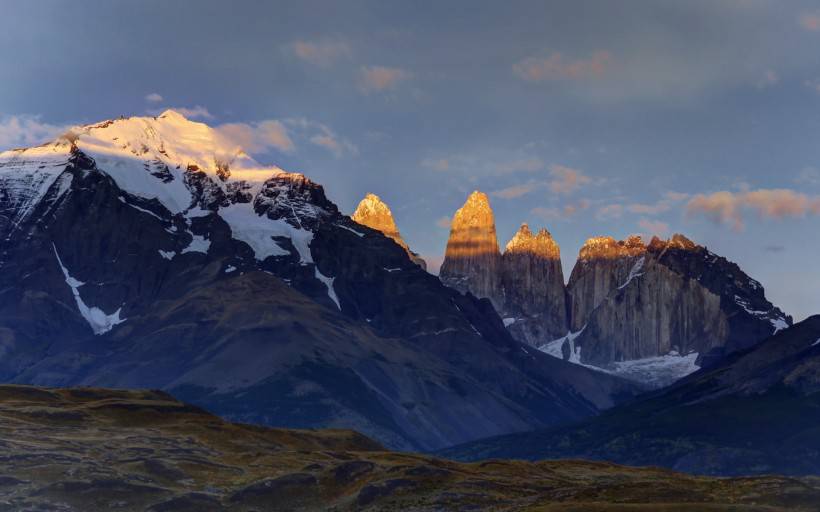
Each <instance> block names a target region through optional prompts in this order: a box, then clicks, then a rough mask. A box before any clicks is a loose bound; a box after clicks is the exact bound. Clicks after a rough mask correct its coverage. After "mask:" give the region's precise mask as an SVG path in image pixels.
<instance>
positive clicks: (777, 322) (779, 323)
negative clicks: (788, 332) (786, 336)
mask: <svg viewBox="0 0 820 512" xmlns="http://www.w3.org/2000/svg"><path fill="white" fill-rule="evenodd" d="M771 322H772V327H774V332H773V333H772V334H777V332H778V331H782V330H783V329H788V328H789V324H787V323H786V320H784V319H782V318H772V319H771Z"/></svg>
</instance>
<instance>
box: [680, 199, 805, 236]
mask: <svg viewBox="0 0 820 512" xmlns="http://www.w3.org/2000/svg"><path fill="white" fill-rule="evenodd" d="M749 211H751V212H754V213H756V214H757V215H758V217H759V218H762V219H776V220H780V219H784V218H787V217H793V218H796V217H805V216H806V215H820V196H808V195H806V194H803V193H802V192H796V191H794V190H790V189H757V190H743V191H741V192H728V191H725V190H723V191H720V192H715V193H712V194H708V195H706V194H697V195H695V196H693V197H692V198H691V199H690V200H689V202H688V203H687V204H686V213H687V215H689V216H692V215H698V214H702V215H705V216H707V217H708V218H710V219H712V220H713V221H715V222H718V223H721V224H728V225H730V226H731V227H732V229H734V230H735V231H742V230H743V228H744V227H745V219H744V214H745V213H747V212H749Z"/></svg>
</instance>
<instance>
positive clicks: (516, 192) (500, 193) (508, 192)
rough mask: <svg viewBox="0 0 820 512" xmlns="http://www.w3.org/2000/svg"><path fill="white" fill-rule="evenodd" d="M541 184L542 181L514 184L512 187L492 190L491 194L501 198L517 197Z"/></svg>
mask: <svg viewBox="0 0 820 512" xmlns="http://www.w3.org/2000/svg"><path fill="white" fill-rule="evenodd" d="M541 186H542V184H541V183H535V182H531V183H524V184H522V185H513V186H512V187H507V188H503V189H501V190H496V191H494V192H490V195H491V196H493V197H500V198H501V199H515V198H516V197H521V196H524V195H527V194H529V193H530V192H533V191H534V190H536V189H538V188H540V187H541Z"/></svg>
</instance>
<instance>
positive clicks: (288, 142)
mask: <svg viewBox="0 0 820 512" xmlns="http://www.w3.org/2000/svg"><path fill="white" fill-rule="evenodd" d="M214 130H216V132H217V133H218V134H219V135H220V136H221V137H222V138H223V139H224V140H225V141H227V142H229V143H230V144H233V145H234V146H236V147H237V149H239V148H241V149H244V150H245V151H247V152H249V153H261V152H265V151H269V150H271V149H276V150H278V151H281V152H283V153H292V152H294V151H295V150H296V145H295V144H294V143H293V139H291V136H290V134H289V133H288V129H287V128H286V127H285V125H284V124H283V123H281V122H280V121H276V120H268V121H261V122H257V123H226V124H222V125H219V126H216V127H214Z"/></svg>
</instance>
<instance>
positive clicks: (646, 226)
mask: <svg viewBox="0 0 820 512" xmlns="http://www.w3.org/2000/svg"><path fill="white" fill-rule="evenodd" d="M638 227H640V228H641V229H642V230H644V234H645V235H650V236H651V235H658V236H659V237H661V238H666V237H667V236H668V235H669V224H667V223H666V222H661V221H659V220H650V219H647V218H642V219H641V220H639V221H638Z"/></svg>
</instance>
